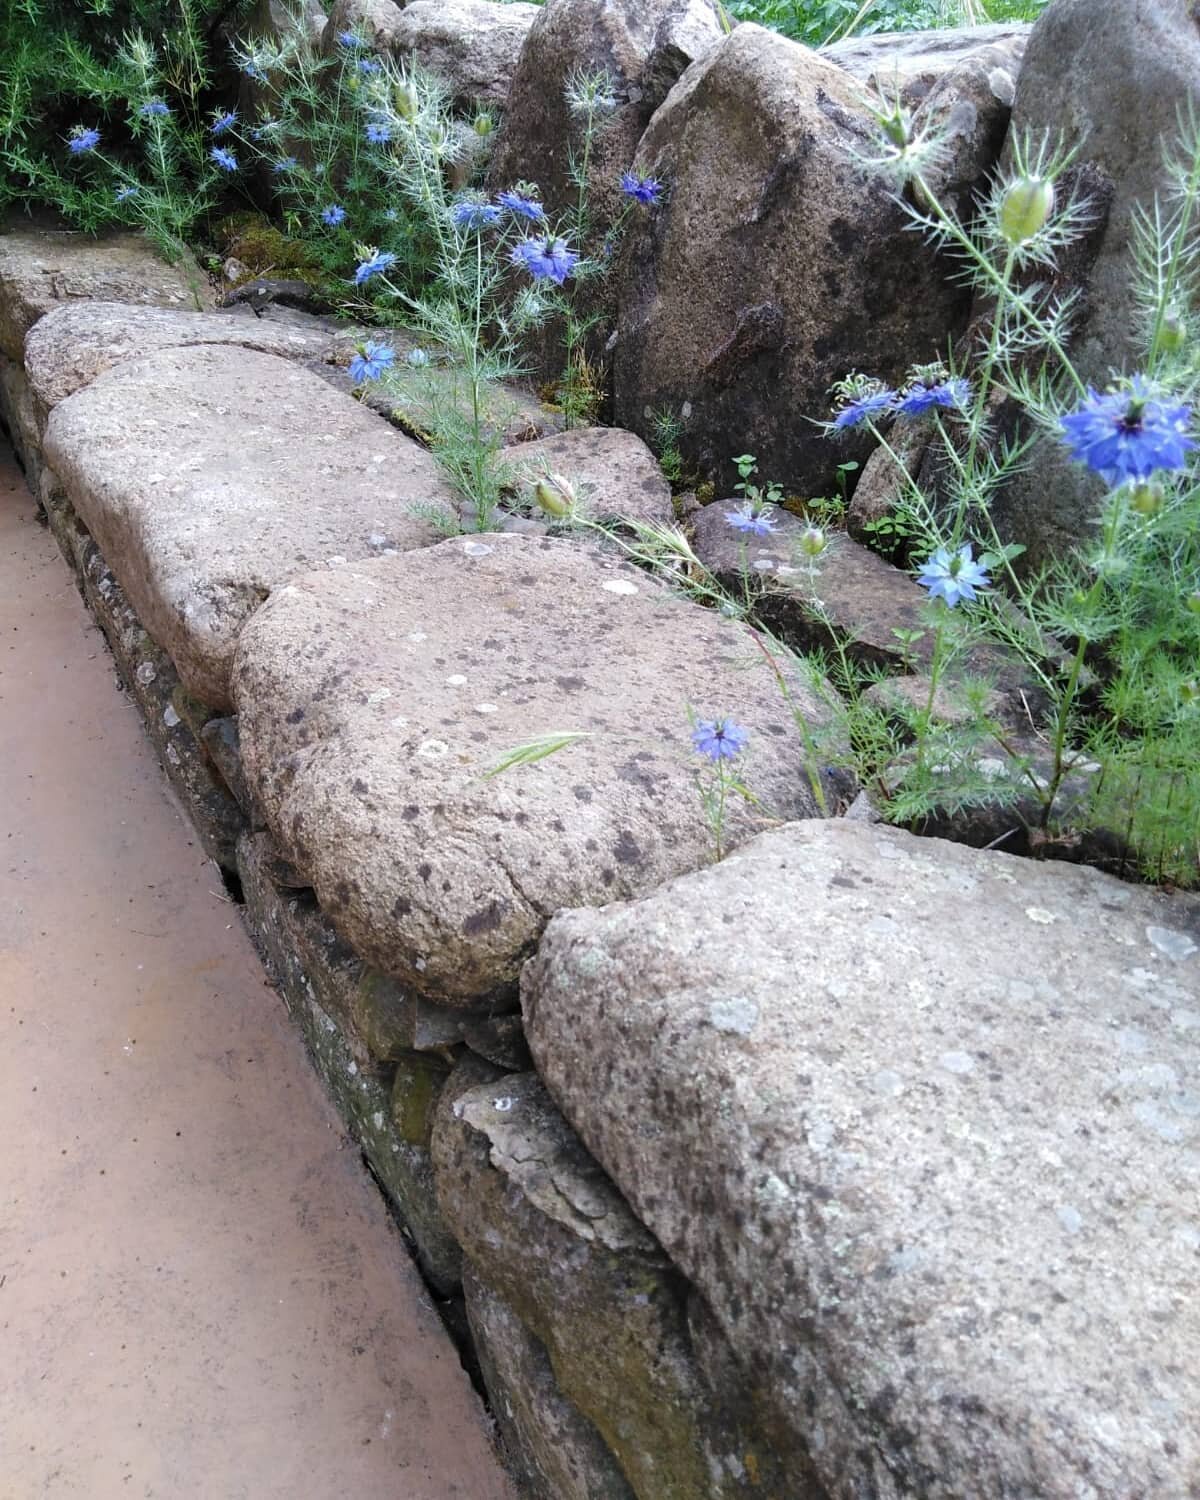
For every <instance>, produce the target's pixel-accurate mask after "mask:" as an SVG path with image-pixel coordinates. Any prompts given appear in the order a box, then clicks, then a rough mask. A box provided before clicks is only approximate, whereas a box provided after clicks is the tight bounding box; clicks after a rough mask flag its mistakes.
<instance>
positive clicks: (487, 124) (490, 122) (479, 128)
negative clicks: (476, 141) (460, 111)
mask: <svg viewBox="0 0 1200 1500" xmlns="http://www.w3.org/2000/svg"><path fill="white" fill-rule="evenodd" d="M495 128H496V121H495V120H494V119H493V117H492V116H491V115H489V114H487V113H486V111H484V112H481V113H480V114H477V115H476V116H475V118H474V120H473V121H472V122H471V129H472V130H473V131H474V132H475V134H476V135H477V136H481V137H485V138H486V137H487V136H489V135H491V133H492V132H493V131H494V130H495Z"/></svg>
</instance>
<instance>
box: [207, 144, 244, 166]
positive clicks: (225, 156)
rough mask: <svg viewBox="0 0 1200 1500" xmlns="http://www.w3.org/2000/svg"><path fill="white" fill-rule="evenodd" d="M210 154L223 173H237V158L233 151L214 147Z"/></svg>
mask: <svg viewBox="0 0 1200 1500" xmlns="http://www.w3.org/2000/svg"><path fill="white" fill-rule="evenodd" d="M208 154H209V156H210V157H211V158H212V160H213V161H215V162H216V164H217V166H218V167H220V168H221V170H222V171H223V172H236V171H237V157H236V156H234V154H233V152H232V151H226V150H225V148H224V147H223V146H214V147H213V148H212V150H211V151H210V152H209V153H208Z"/></svg>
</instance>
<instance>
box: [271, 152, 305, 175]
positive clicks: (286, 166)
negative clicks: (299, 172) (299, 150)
mask: <svg viewBox="0 0 1200 1500" xmlns="http://www.w3.org/2000/svg"><path fill="white" fill-rule="evenodd" d="M299 165H300V163H299V162H298V161H297V160H296V158H295V157H294V156H281V157H280V158H279V160H278V161H273V162H272V163H271V171H272V172H274V173H275V175H276V176H278V175H279V174H280V173H281V172H291V171H294V170H295V168H296V167H298V166H299Z"/></svg>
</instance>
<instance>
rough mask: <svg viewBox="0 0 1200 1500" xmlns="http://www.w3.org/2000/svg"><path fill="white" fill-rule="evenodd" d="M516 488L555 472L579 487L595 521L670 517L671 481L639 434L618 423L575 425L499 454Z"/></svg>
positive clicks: (522, 489)
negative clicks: (625, 428)
mask: <svg viewBox="0 0 1200 1500" xmlns="http://www.w3.org/2000/svg"><path fill="white" fill-rule="evenodd" d="M501 461H502V462H504V463H507V464H508V465H509V466H510V467H511V469H512V473H513V477H514V479H515V480H516V482H517V486H518V489H519V491H520V492H521V493H527V492H528V490H529V489H530V486H531V483H536V481H537V480H538V479H539V478H540V477H541V476H542V475H544V474H547V473H549V474H561V475H562V476H563V477H564V478H566V479H569V480H571V481H572V482H573V483H574V484H575V485H576V487H577V489H578V490H579V494H580V502H581V505H582V508H583V512H584V514H585V515H587V516H589V517H590V518H592V519H593V520H596V521H620V520H625V521H651V522H655V523H657V524H659V525H662V524H663V523H666V522H670V521H672V520H674V518H675V512H674V509H673V507H672V505H671V486H670V485H669V484H668V483H667V481H666V480H665V479H664V478H663V472H662V470H661V469H660V468H659V466H658V461H657V459H656V458H655V457H654V454H653V453H651V451H650V449H649V448H647V447H646V445H645V443H643V442H642V440H641V438H640V437H635V435H634V434H633V433H632V432H622V431H621V429H620V428H619V427H580V428H573V429H572V430H570V431H568V432H562V433H559V434H557V435H556V436H554V437H548V438H542V439H541V440H540V441H537V442H532V443H523V444H522V445H521V446H520V447H519V448H517V449H515V450H513V451H506V452H505V453H503V454H501Z"/></svg>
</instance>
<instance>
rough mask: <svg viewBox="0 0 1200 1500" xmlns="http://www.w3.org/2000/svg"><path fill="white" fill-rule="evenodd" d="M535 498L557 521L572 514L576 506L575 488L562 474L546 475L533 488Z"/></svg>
mask: <svg viewBox="0 0 1200 1500" xmlns="http://www.w3.org/2000/svg"><path fill="white" fill-rule="evenodd" d="M533 498H534V499H535V500H536V501H537V503H538V504H539V505H540V506H541V508H542V509H543V510H544V511H545V512H546V514H547V515H548V516H553V517H554V518H555V520H556V521H561V520H563V519H565V518H566V517H567V516H569V515H570V514H571V511H572V509H573V508H574V505H575V488H574V486H573V485H572V484H571V481H570V480H569V479H564V477H563V476H562V475H561V474H544V475H543V476H542V478H541V479H539V480H538V482H537V483H536V484H535V485H534V487H533Z"/></svg>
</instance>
